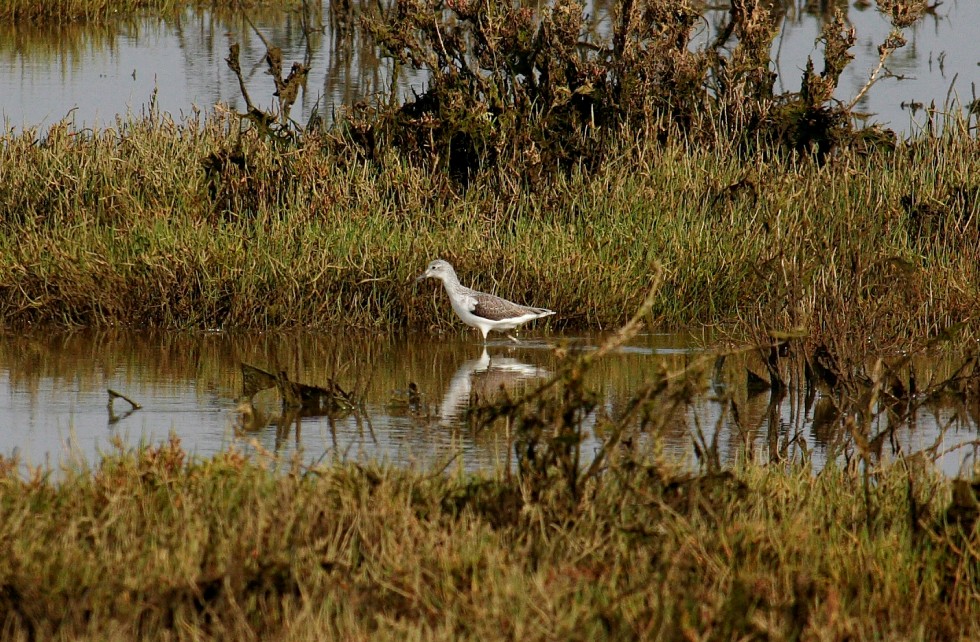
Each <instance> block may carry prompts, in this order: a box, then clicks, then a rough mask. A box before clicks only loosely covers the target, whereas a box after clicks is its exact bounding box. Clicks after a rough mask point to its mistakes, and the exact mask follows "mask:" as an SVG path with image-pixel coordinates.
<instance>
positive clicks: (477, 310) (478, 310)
mask: <svg viewBox="0 0 980 642" xmlns="http://www.w3.org/2000/svg"><path fill="white" fill-rule="evenodd" d="M470 296H471V297H472V298H473V299H474V300H476V305H475V306H473V308H472V312H473V314H475V315H476V316H478V317H481V318H483V319H490V320H491V321H500V320H502V319H515V318H517V317H521V316H524V315H525V314H542V315H543V314H548V313H549V312H551V310H546V309H544V308H529V307H527V306H524V305H517V304H516V303H512V302H511V301H508V300H507V299H501V298H500V297H499V296H494V295H492V294H485V293H483V292H473V293H472V294H471V295H470Z"/></svg>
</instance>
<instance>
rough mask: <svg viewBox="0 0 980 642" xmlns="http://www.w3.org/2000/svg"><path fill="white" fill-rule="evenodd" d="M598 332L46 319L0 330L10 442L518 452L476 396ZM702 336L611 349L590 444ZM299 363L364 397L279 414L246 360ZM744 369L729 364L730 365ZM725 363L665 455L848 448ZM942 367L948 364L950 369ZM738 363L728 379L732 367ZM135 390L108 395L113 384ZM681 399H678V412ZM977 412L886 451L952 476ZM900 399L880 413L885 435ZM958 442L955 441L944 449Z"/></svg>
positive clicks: (332, 454)
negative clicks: (429, 331) (157, 326)
mask: <svg viewBox="0 0 980 642" xmlns="http://www.w3.org/2000/svg"><path fill="white" fill-rule="evenodd" d="M600 339H601V338H600V337H588V336H574V337H573V336H534V335H532V336H530V337H528V338H526V339H525V340H524V341H523V342H522V343H521V344H520V345H515V344H513V343H512V342H510V341H509V340H507V339H503V340H496V341H491V342H490V343H489V344H488V345H487V346H486V347H484V345H483V343H482V342H481V341H480V340H479V339H478V337H477V335H474V334H472V333H460V334H451V335H447V336H441V337H440V336H431V335H411V336H401V337H392V336H380V335H379V336H373V335H363V336H350V335H347V334H345V335H342V336H337V335H330V334H325V333H312V332H299V333H286V332H270V333H249V334H234V333H179V334H168V333H160V332H137V331H91V330H88V331H79V332H70V333H59V332H43V333H28V334H19V335H0V418H2V424H3V426H2V429H0V453H2V454H3V455H5V456H12V455H17V456H18V457H19V459H20V461H21V462H22V464H24V465H28V464H30V465H46V466H49V467H51V468H53V469H55V470H57V469H58V468H59V467H60V466H61V465H63V464H71V463H72V462H75V463H79V462H87V463H88V464H92V463H93V462H96V461H97V460H98V458H99V454H100V453H101V452H106V451H111V450H113V449H114V448H116V445H115V442H121V443H122V444H123V445H124V446H126V447H133V446H137V445H139V444H159V443H161V442H163V441H165V440H167V439H169V438H170V436H171V435H175V436H176V437H178V438H179V439H180V440H181V443H182V444H183V446H184V447H185V448H186V449H188V450H189V451H190V452H192V453H194V454H195V455H198V456H207V455H210V454H213V453H215V452H218V451H220V450H223V449H226V448H229V447H235V448H239V449H241V450H243V451H245V452H257V451H264V452H268V453H274V454H276V455H279V456H281V457H284V458H286V459H288V458H290V457H292V456H293V455H295V454H297V453H299V455H300V456H301V457H302V459H304V460H305V461H306V462H308V463H312V462H317V461H323V460H327V461H330V460H356V461H386V462H390V463H394V464H397V465H410V466H411V465H418V466H423V467H428V466H433V465H436V466H439V465H443V464H445V465H447V466H453V467H457V466H461V467H463V468H464V469H467V470H478V469H482V470H501V469H503V468H505V467H508V466H513V461H512V459H511V458H512V452H513V449H512V447H511V446H512V442H511V439H512V437H513V435H511V434H509V431H508V428H507V426H506V425H500V423H498V424H495V425H492V426H489V427H482V428H481V427H479V426H477V425H475V424H474V422H473V421H472V417H471V416H470V415H469V414H468V413H467V409H468V408H471V407H474V406H477V405H480V404H485V403H487V402H488V401H491V400H492V399H493V398H494V397H495V396H496V395H498V394H500V390H501V386H503V387H504V389H505V390H506V391H507V392H508V393H509V394H511V395H513V396H517V395H520V394H521V393H522V392H524V391H526V390H527V389H528V388H529V387H531V386H535V385H537V384H539V383H541V382H543V381H544V380H545V379H546V378H548V377H549V376H550V375H551V374H553V373H554V372H555V371H556V369H557V368H558V366H559V363H560V359H561V358H562V353H565V354H568V353H574V352H575V351H576V350H585V351H588V350H592V349H594V348H595V346H596V345H597V341H598V340H600ZM706 343H707V342H706V339H705V337H700V336H693V335H690V334H650V335H642V336H639V337H637V338H636V339H634V340H633V341H632V342H630V344H629V345H627V346H625V347H624V348H622V349H620V350H618V351H617V352H616V353H614V354H612V355H609V356H607V357H606V358H604V359H602V360H600V361H598V363H597V364H596V365H595V366H594V367H593V369H592V370H591V371H590V374H589V378H588V387H589V389H591V390H593V391H595V392H596V394H597V407H596V410H595V411H594V412H593V413H591V414H590V415H588V416H586V417H585V419H584V442H583V444H582V456H583V458H584V459H585V460H588V459H589V458H590V457H591V456H592V455H593V453H595V451H596V450H597V449H598V448H599V447H600V445H601V443H602V441H601V440H602V435H601V434H595V432H596V431H594V430H593V429H594V428H595V426H596V425H597V424H596V422H597V417H603V416H608V417H615V416H618V414H619V413H621V412H622V411H623V409H624V408H625V407H626V404H627V402H628V401H629V399H630V397H631V396H632V395H633V393H634V392H635V391H636V390H637V388H638V387H639V386H640V385H641V383H642V382H644V381H645V380H648V379H650V378H651V377H652V376H653V375H654V373H656V372H659V371H662V370H664V369H666V370H668V371H677V370H680V369H682V368H684V367H685V366H689V365H691V364H692V363H693V362H694V361H696V360H698V359H702V358H703V357H704V356H705V355H706V354H708V353H707V351H706V348H705V347H704V346H705V345H706ZM243 363H245V364H249V365H252V366H256V367H259V368H262V369H265V370H268V371H271V372H279V371H282V372H285V373H286V374H287V376H288V378H289V379H290V380H292V381H296V382H300V383H304V384H310V385H315V386H320V387H323V386H326V385H327V383H328V382H329V381H333V382H334V383H336V384H337V385H338V386H340V387H341V388H342V389H343V390H344V391H346V392H348V393H350V394H351V395H352V397H353V398H354V399H356V401H357V404H356V408H355V409H354V410H352V411H348V410H342V411H339V412H333V413H324V414H319V413H312V414H310V413H306V415H305V416H287V417H283V416H282V406H281V402H280V399H279V396H278V393H277V392H276V391H275V389H269V390H263V391H261V392H258V393H255V394H254V396H252V400H251V402H250V403H246V400H245V398H244V397H243V385H244V379H243V374H242V364H243ZM729 365H731V364H729ZM734 366H735V367H734V369H732V368H729V369H728V374H727V375H723V374H722V373H721V372H720V371H719V369H718V368H716V367H714V366H711V367H708V368H706V369H705V370H704V373H703V376H702V379H703V381H702V382H701V383H700V384H699V387H700V389H701V393H700V394H698V395H696V396H694V397H693V398H691V399H690V400H688V401H686V402H684V403H682V404H681V405H680V406H679V407H677V408H676V409H675V410H674V411H673V412H672V413H670V419H669V421H668V422H667V424H666V427H665V429H664V430H663V432H662V434H660V435H659V440H660V444H659V445H660V447H662V448H663V452H664V454H665V456H667V457H670V458H672V459H673V460H675V461H676V462H677V463H679V464H681V465H686V466H687V465H689V466H694V465H696V463H697V462H696V459H695V455H694V445H693V444H694V443H695V438H696V431H697V429H698V428H700V430H701V431H702V432H703V433H705V435H706V436H707V438H708V440H711V439H713V438H714V436H715V434H716V433H717V440H718V453H719V455H720V457H721V459H722V460H724V461H725V462H727V463H731V462H733V461H735V460H736V458H738V457H741V456H745V455H746V454H748V455H749V456H752V457H755V458H757V459H761V460H764V461H766V460H774V459H781V460H787V459H796V460H800V459H801V458H808V459H809V460H811V461H812V462H813V463H814V465H815V467H817V468H819V467H820V466H822V465H823V463H824V462H825V461H826V459H827V457H828V456H833V457H837V456H839V453H840V452H841V449H840V444H841V440H842V439H844V438H845V436H844V435H842V434H841V429H840V427H839V426H840V422H836V421H834V417H835V413H834V410H833V408H834V406H833V402H832V400H830V399H828V398H824V397H822V396H820V395H817V396H816V397H815V398H813V399H810V400H809V401H807V402H805V403H804V401H803V400H802V399H800V398H799V397H798V396H796V395H786V396H785V397H781V398H773V397H772V396H771V394H770V392H768V391H757V392H752V391H750V390H748V389H747V388H746V387H745V386H743V385H742V384H741V383H739V375H738V374H737V373H738V372H740V371H741V373H742V381H744V369H742V366H741V365H739V364H737V363H736V364H734ZM937 368H938V366H937ZM733 372H734V373H736V376H734V377H733V376H731V373H733ZM110 389H111V390H113V391H116V392H118V393H121V394H122V395H125V396H126V397H128V398H130V399H132V400H133V401H134V402H136V403H138V404H139V405H140V406H141V408H140V409H139V410H135V411H134V410H133V409H132V408H131V406H130V405H129V404H128V403H127V402H126V401H125V400H124V399H122V398H116V399H114V400H113V401H112V403H111V404H110V403H109V402H110V396H109V393H108V390H110ZM665 412H666V411H665ZM977 416H978V408H976V407H972V406H969V405H964V404H963V402H961V401H958V400H956V399H954V398H949V399H945V400H940V401H936V402H932V403H929V404H926V405H924V406H922V407H921V408H919V409H918V410H917V411H916V412H914V413H913V414H912V416H911V417H910V418H909V419H907V420H901V421H899V422H897V423H896V424H894V425H893V430H892V431H891V434H890V436H889V439H888V440H887V443H886V444H885V446H884V448H883V450H884V452H883V456H886V457H887V456H891V455H896V454H898V453H903V454H909V453H912V452H917V451H921V450H923V449H926V448H929V447H934V448H935V450H934V451H932V452H933V453H936V454H939V457H938V463H939V465H940V467H941V468H942V469H943V470H944V471H945V472H947V473H948V474H951V475H955V474H956V473H957V472H958V471H959V470H960V468H961V467H962V466H964V465H971V464H972V462H973V461H974V458H975V456H976V452H975V451H974V447H973V446H963V445H964V444H968V443H970V442H972V441H974V440H976V438H977ZM887 421H888V420H887V419H886V418H885V413H883V414H882V419H881V420H879V421H878V422H877V424H876V427H875V430H876V431H881V430H882V429H883V427H884V425H885V423H886V422H887ZM943 453H944V454H943Z"/></svg>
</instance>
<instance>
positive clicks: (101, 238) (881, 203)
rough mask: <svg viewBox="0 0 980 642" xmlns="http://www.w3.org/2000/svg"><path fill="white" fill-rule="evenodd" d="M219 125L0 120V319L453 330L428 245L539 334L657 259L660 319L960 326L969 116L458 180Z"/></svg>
mask: <svg viewBox="0 0 980 642" xmlns="http://www.w3.org/2000/svg"><path fill="white" fill-rule="evenodd" d="M232 127H233V125H232V123H231V122H228V121H223V120H221V119H219V118H217V117H216V118H212V119H209V120H208V121H207V122H205V123H197V122H190V123H186V124H175V123H173V122H170V121H169V120H166V119H161V118H158V117H155V116H153V117H150V118H147V119H145V120H136V121H120V123H119V124H118V127H117V128H116V129H114V130H107V131H103V132H98V133H71V132H69V131H68V130H67V129H65V128H64V127H60V126H58V127H55V128H52V129H51V130H50V131H47V132H44V133H39V132H26V133H7V134H5V135H4V136H3V138H2V139H0V163H2V166H3V167H4V174H5V176H4V180H3V181H2V183H0V211H2V218H0V228H2V231H3V233H2V234H0V318H2V319H3V320H4V324H6V325H7V326H10V327H16V326H18V325H22V324H28V323H30V324H45V323H57V324H63V325H110V324H124V325H126V324H132V325H145V324H150V325H158V326H165V327H182V328H188V327H208V328H213V327H224V328H231V327H285V326H312V327H324V328H345V327H348V328H349V327H353V328H366V329H377V330H383V331H391V330H397V329H415V330H419V329H423V328H429V327H433V326H443V327H448V326H450V325H451V324H454V323H455V321H454V320H453V318H452V316H451V312H449V309H448V306H447V305H446V304H445V303H446V302H445V300H444V299H443V295H442V294H441V293H437V292H436V289H435V288H434V287H432V286H431V284H428V283H425V284H421V285H418V284H416V283H415V282H414V277H415V276H416V275H417V274H418V273H420V272H421V270H422V269H423V268H424V266H425V264H426V263H427V262H428V261H429V260H431V259H432V258H434V257H437V256H441V257H443V258H446V259H449V260H450V261H451V262H453V263H454V265H455V266H456V268H457V271H458V272H459V274H460V276H461V278H462V280H463V281H464V282H465V283H468V284H472V285H474V286H476V287H478V288H482V289H487V290H493V291H495V292H498V293H500V294H502V295H504V296H506V297H509V298H513V299H516V300H520V301H525V302H527V303H531V304H535V305H540V306H547V307H550V308H552V309H554V310H556V311H557V312H558V314H557V316H556V317H555V318H554V319H553V321H551V323H552V327H556V328H585V327H589V328H596V327H608V326H612V325H616V324H619V323H621V322H622V321H623V320H625V318H627V317H628V316H629V315H630V314H631V313H632V311H633V310H635V309H636V307H637V306H638V305H639V302H640V300H641V298H642V296H643V293H644V292H645V290H646V288H647V286H648V284H649V281H650V278H651V277H650V275H651V273H652V269H653V265H654V264H655V263H660V264H662V265H663V267H664V268H665V274H666V276H665V287H664V288H662V289H661V291H660V292H659V294H658V296H657V298H656V300H655V301H654V305H653V308H652V318H653V320H654V321H655V322H656V324H657V325H658V326H659V327H683V326H688V325H692V324H724V325H729V326H730V325H733V324H736V325H740V326H741V327H743V328H756V329H757V328H770V329H783V330H786V329H792V328H797V329H801V330H803V331H804V332H807V333H810V334H811V335H813V336H815V337H820V336H823V335H830V336H843V335H849V334H852V333H857V336H863V337H870V338H871V339H872V340H873V341H875V342H876V344H878V345H879V346H880V347H882V348H891V347H905V344H907V343H908V342H909V341H911V340H912V339H911V338H912V337H917V338H920V339H921V338H923V337H929V336H935V335H936V334H938V333H939V332H940V331H941V330H942V329H944V328H946V327H948V326H950V325H952V324H954V323H958V322H967V328H970V329H972V331H974V334H975V321H973V310H975V309H976V307H977V304H978V300H977V299H978V292H977V285H976V284H977V283H978V282H980V275H978V273H977V270H978V267H977V266H978V265H980V261H978V259H980V256H978V249H977V248H978V247H980V245H978V243H977V232H976V226H975V224H974V223H973V222H972V220H971V219H970V218H969V216H970V212H972V210H971V209H970V208H971V207H972V206H971V203H972V200H971V199H972V194H973V190H975V187H973V185H974V181H973V179H972V178H971V177H974V176H976V175H977V174H978V171H980V167H978V165H980V160H978V157H977V155H976V154H975V153H974V144H973V142H972V139H971V138H970V137H969V136H968V135H967V134H957V133H950V134H948V135H946V136H944V137H942V138H939V139H922V140H918V141H914V142H911V143H908V144H905V145H902V146H900V147H899V148H898V150H897V151H895V152H894V153H889V152H879V153H876V154H873V155H871V156H861V155H858V154H856V153H848V152H841V153H840V155H839V157H837V158H835V159H834V160H833V161H832V162H830V163H827V164H825V165H823V166H819V165H817V164H816V163H811V162H808V161H805V160H799V161H795V162H790V161H788V160H785V159H781V158H774V157H768V156H763V155H761V154H760V155H758V156H751V157H748V158H746V157H740V156H739V155H738V154H737V153H735V152H734V150H731V149H724V148H719V147H717V146H716V147H713V148H705V147H701V146H686V145H685V144H684V143H683V142H682V141H679V140H674V141H668V142H666V143H665V144H659V143H655V142H653V141H650V142H640V143H634V144H631V145H629V146H626V147H624V148H623V149H622V150H621V152H620V153H618V154H616V155H611V156H612V160H610V161H608V162H607V163H606V164H605V165H603V166H602V167H601V168H599V169H598V170H596V171H595V172H593V173H592V174H590V175H588V176H586V175H583V174H581V173H576V172H573V173H572V174H571V175H569V176H567V177H561V176H559V177H558V178H556V179H555V180H553V181H552V182H551V183H549V184H546V185H543V186H541V187H539V188H537V189H536V190H532V191H530V192H529V191H527V189H526V188H524V187H521V186H510V187H508V185H507V184H506V183H504V182H503V181H502V180H497V181H483V182H477V183H475V184H473V185H472V186H471V187H470V188H469V189H468V190H466V191H465V192H464V191H461V190H460V188H459V187H458V186H456V185H454V184H453V183H452V182H451V181H450V180H449V179H447V178H446V177H445V176H444V175H443V174H441V173H440V172H438V171H435V170H434V171H427V170H423V169H419V168H417V167H413V166H410V165H408V164H406V163H405V162H403V161H401V160H399V159H398V158H396V157H394V156H383V157H382V158H381V159H379V160H378V161H365V160H359V159H358V158H356V157H355V156H354V155H353V154H351V153H349V152H347V151H345V150H343V149H340V150H339V151H331V150H334V149H336V148H334V147H332V146H331V145H324V144H321V142H320V139H317V138H311V139H310V140H308V141H307V143H306V144H304V145H303V146H301V147H299V148H297V149H293V150H290V151H285V152H279V151H275V150H274V149H272V148H271V146H270V145H269V144H267V143H265V142H262V141H259V140H257V139H256V138H255V137H254V136H253V135H252V134H250V133H246V134H238V133H236V132H235V131H234V130H233V129H232ZM630 138H631V136H624V140H628V139H630ZM205 166H208V167H211V168H212V169H211V172H210V174H209V173H208V171H206V169H205ZM510 171H511V170H509V169H508V168H501V169H500V173H501V175H502V176H503V178H506V174H507V173H509V172H510Z"/></svg>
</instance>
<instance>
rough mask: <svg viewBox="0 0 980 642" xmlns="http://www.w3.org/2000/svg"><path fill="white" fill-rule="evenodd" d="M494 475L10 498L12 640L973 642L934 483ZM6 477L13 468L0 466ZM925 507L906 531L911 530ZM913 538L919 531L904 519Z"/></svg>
mask: <svg viewBox="0 0 980 642" xmlns="http://www.w3.org/2000/svg"><path fill="white" fill-rule="evenodd" d="M631 461H634V464H632V465H622V466H619V465H614V466H612V467H611V468H609V469H608V470H607V471H606V472H605V473H603V474H602V475H600V476H598V477H596V478H594V479H593V480H592V481H591V482H590V485H589V487H588V489H587V490H586V492H585V493H584V494H583V497H582V499H581V500H580V501H579V502H578V503H576V504H574V505H572V506H569V505H567V504H565V503H562V502H557V501H555V502H552V500H550V499H549V495H547V494H545V495H542V496H540V497H539V498H538V499H537V500H531V499H530V498H529V497H528V495H527V493H526V488H524V487H522V486H521V484H519V483H518V482H516V481H515V482H508V481H505V480H503V479H498V478H495V477H494V476H492V475H491V476H475V477H474V476H466V475H463V474H458V473H456V474H449V475H444V474H439V473H434V474H432V473H430V471H406V470H397V469H392V468H389V467H379V466H357V465H353V464H339V463H338V464H331V465H326V466H322V467H318V468H315V469H309V470H307V469H303V468H302V467H300V466H298V465H296V464H289V463H288V462H283V463H282V464H281V468H279V467H278V465H270V464H271V462H269V461H265V460H250V459H246V458H243V457H242V456H241V455H240V454H237V453H236V452H234V451H230V452H227V453H225V454H222V455H219V456H217V457H215V458H214V459H211V460H194V459H191V458H189V457H188V456H187V455H186V454H185V453H184V452H183V451H182V450H181V448H180V446H179V444H176V443H171V444H164V445H161V446H159V447H153V448H145V449H141V450H139V451H136V452H129V451H127V452H123V451H118V452H113V453H109V454H108V455H106V457H105V459H104V460H103V461H101V462H100V463H99V464H98V465H97V466H96V467H95V468H93V469H91V470H89V469H86V468H84V467H82V468H76V469H73V470H69V471H65V472H64V473H63V474H62V479H61V480H60V481H59V482H53V481H51V479H50V478H49V477H46V476H44V475H43V474H40V473H38V474H36V475H33V476H30V477H28V478H22V477H20V476H18V475H16V474H15V473H14V472H13V471H11V470H7V472H6V473H5V474H4V475H3V476H2V477H0V542H2V544H3V550H4V554H3V555H2V556H0V587H2V590H0V605H2V608H0V613H2V614H3V615H2V616H0V630H2V631H3V632H4V638H5V639H12V640H19V639H29V638H50V637H54V638H58V639H69V638H70V639H92V640H95V639H99V640H106V639H132V638H133V637H141V638H144V639H174V638H180V639H210V638H212V637H229V636H233V637H235V638H236V639H268V638H270V637H275V638H277V639H293V640H307V639H323V637H324V636H326V637H333V638H343V639H351V638H357V639H362V638H366V637H372V638H399V639H432V638H440V639H447V638H453V639H479V640H496V639H513V638H515V637H516V638H521V639H559V638H560V639H637V638H640V639H682V638H684V639H734V638H743V637H746V636H747V637H749V638H753V639H754V638H759V637H773V638H777V639H839V638H842V637H850V638H856V639H908V640H931V639H975V638H976V636H977V635H980V630H978V622H980V617H978V616H980V558H978V556H977V551H976V550H975V546H972V545H971V544H970V542H971V541H972V542H974V543H975V542H976V533H975V531H974V533H973V539H972V540H971V539H969V538H968V537H967V536H965V535H964V534H962V532H961V531H960V530H959V528H960V527H958V526H955V525H950V524H947V522H946V519H945V518H944V517H943V516H944V514H945V508H946V506H947V505H948V504H949V502H950V486H951V484H950V482H949V480H944V479H941V478H939V477H937V476H936V475H935V474H933V473H930V472H929V471H928V469H927V468H922V467H917V466H915V465H912V464H909V465H906V464H903V463H898V464H895V465H893V466H891V467H887V468H883V469H876V470H874V471H873V473H872V479H873V485H872V487H871V490H870V494H868V495H866V494H865V492H864V486H863V483H862V481H861V479H862V477H861V475H857V474H854V473H853V472H851V471H848V470H841V469H837V468H833V467H831V468H828V469H826V470H824V471H823V472H822V473H820V474H819V475H814V474H813V472H812V471H811V470H809V469H806V468H798V469H793V470H790V471H789V472H785V471H781V470H776V469H774V468H766V467H759V466H756V465H746V466H744V467H741V468H738V469H736V470H735V471H733V472H732V473H722V474H716V475H707V474H706V475H689V474H682V473H680V472H676V471H671V469H670V468H669V466H667V465H666V464H663V463H646V464H642V465H640V464H639V463H637V461H636V460H631ZM5 463H7V464H10V465H12V464H11V462H9V461H7V462H5ZM913 508H914V511H915V512H914V513H913V512H912V510H913ZM910 516H914V519H912V518H911V517H910Z"/></svg>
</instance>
